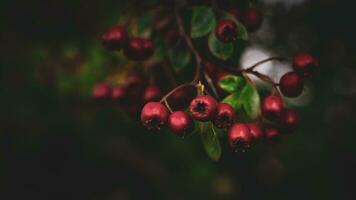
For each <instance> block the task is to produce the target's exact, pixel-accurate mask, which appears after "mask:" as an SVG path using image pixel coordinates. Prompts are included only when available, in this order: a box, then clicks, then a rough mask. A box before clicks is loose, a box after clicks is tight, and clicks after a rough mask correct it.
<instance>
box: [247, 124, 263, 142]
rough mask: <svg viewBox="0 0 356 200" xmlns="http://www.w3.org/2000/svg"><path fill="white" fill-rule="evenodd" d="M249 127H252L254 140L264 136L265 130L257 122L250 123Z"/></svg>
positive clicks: (251, 131)
mask: <svg viewBox="0 0 356 200" xmlns="http://www.w3.org/2000/svg"><path fill="white" fill-rule="evenodd" d="M247 127H248V128H249V129H250V133H251V135H252V137H253V140H254V141H258V140H260V139H261V138H262V136H263V132H262V129H261V127H260V125H259V124H257V123H249V124H247Z"/></svg>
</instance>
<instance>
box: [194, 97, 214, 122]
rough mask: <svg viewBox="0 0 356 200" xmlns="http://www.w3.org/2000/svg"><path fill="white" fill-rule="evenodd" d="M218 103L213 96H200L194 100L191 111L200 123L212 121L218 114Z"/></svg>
mask: <svg viewBox="0 0 356 200" xmlns="http://www.w3.org/2000/svg"><path fill="white" fill-rule="evenodd" d="M217 106H218V103H217V101H216V100H215V99H214V98H213V97H211V96H199V97H196V98H195V99H193V100H192V101H191V103H190V106H189V109H190V112H191V113H192V117H193V118H194V119H196V120H198V121H203V122H206V121H210V120H211V119H212V118H213V117H214V115H215V114H216V109H217Z"/></svg>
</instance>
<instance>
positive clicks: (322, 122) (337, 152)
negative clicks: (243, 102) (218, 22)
mask: <svg viewBox="0 0 356 200" xmlns="http://www.w3.org/2000/svg"><path fill="white" fill-rule="evenodd" d="M138 2H140V1H134V0H132V1H130V2H128V1H120V0H107V1H83V0H61V1H54V0H47V1H43V0H31V1H19V0H13V1H6V0H5V1H4V0H3V1H1V2H0V36H1V37H0V41H1V43H0V55H1V60H0V65H1V68H0V105H1V110H0V199H5V200H10V199H24V198H26V199H38V200H39V199H53V200H54V199H61V200H63V199H95V200H96V199H101V200H104V199H108V200H117V199H120V200H121V199H243V200H245V199H247V200H249V199H273V200H277V199H281V200H282V199H283V200H285V199H289V200H292V199H298V200H299V199H313V200H315V199H323V200H326V199H339V200H340V199H354V198H355V194H354V193H355V191H354V189H355V188H354V187H355V184H354V181H355V179H356V172H355V169H356V154H355V148H356V145H355V144H356V141H355V139H356V135H355V134H356V120H355V119H356V68H355V65H356V59H355V58H356V39H355V35H356V29H354V27H353V26H354V24H355V20H356V12H355V11H354V4H353V1H347V0H261V1H259V4H258V5H259V6H260V7H261V9H262V10H263V11H264V13H265V14H266V20H265V22H264V24H263V27H262V29H261V30H260V31H259V32H258V33H256V34H255V35H254V36H252V41H253V44H254V46H253V47H251V48H250V49H252V50H251V51H252V54H251V52H250V54H251V55H256V54H258V55H260V54H261V52H262V54H263V53H266V52H267V54H268V52H269V51H273V52H274V53H278V54H282V55H293V53H295V52H297V51H309V52H312V53H313V54H315V55H316V56H317V57H318V58H319V61H320V65H321V76H320V77H319V78H318V79H317V80H315V81H314V82H313V83H311V84H310V85H309V87H308V88H309V90H310V91H309V92H308V94H307V95H305V96H304V97H302V98H301V99H299V100H298V101H296V102H294V103H295V106H297V107H298V106H300V107H301V108H300V109H299V110H300V113H301V119H302V120H301V126H300V128H299V129H298V131H297V132H296V133H294V134H293V135H288V136H286V137H284V138H283V140H282V142H281V143H280V144H278V145H274V146H268V145H262V146H259V147H257V148H255V149H253V150H252V151H251V152H248V153H245V154H234V153H232V152H231V151H230V150H229V149H228V148H227V145H226V144H225V143H224V149H223V155H222V158H221V160H220V161H219V162H213V161H211V160H210V159H209V157H208V156H207V155H206V153H205V152H204V149H203V148H202V145H201V143H200V140H199V137H191V138H188V139H186V140H181V139H178V138H176V137H174V136H172V135H170V134H168V133H166V132H163V133H161V134H150V133H149V132H147V131H146V130H145V129H144V128H143V127H142V126H141V125H140V124H139V123H138V122H135V121H133V120H130V119H129V118H128V117H127V116H126V115H125V113H123V112H122V111H121V110H120V109H119V108H118V106H116V105H114V104H105V103H97V102H95V101H93V100H92V99H91V98H90V90H91V87H92V85H93V84H94V83H95V82H97V81H99V80H101V79H102V78H103V77H105V76H106V75H107V72H108V71H110V70H115V69H116V68H119V67H120V66H118V65H117V63H115V61H113V60H112V58H111V55H110V54H109V53H108V52H107V51H105V50H104V49H103V48H102V47H101V45H100V42H99V38H100V35H101V33H102V32H103V30H105V29H106V28H107V27H109V26H111V25H113V24H115V23H116V20H117V19H118V17H119V16H120V14H121V13H122V12H125V10H127V9H129V8H130V5H131V6H132V5H134V6H135V8H133V9H135V10H140V9H141V8H140V7H139V4H140V3H138ZM130 3H133V4H130ZM254 53H255V54H254ZM250 57H251V56H250ZM252 57H253V58H254V57H255V56H252ZM246 62H252V61H251V59H250V60H247V61H246ZM274 73H277V75H276V76H278V73H279V72H278V71H277V72H274Z"/></svg>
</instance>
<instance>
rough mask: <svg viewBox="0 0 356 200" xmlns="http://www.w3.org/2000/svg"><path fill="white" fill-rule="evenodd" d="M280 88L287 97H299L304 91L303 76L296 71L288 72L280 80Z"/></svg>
mask: <svg viewBox="0 0 356 200" xmlns="http://www.w3.org/2000/svg"><path fill="white" fill-rule="evenodd" d="M279 88H280V90H281V92H282V94H283V95H284V96H286V97H297V96H299V95H300V94H301V93H302V92H303V88H304V81H303V78H302V77H301V76H300V75H299V74H298V73H296V72H288V73H286V74H284V75H283V76H282V78H281V79H280V81H279Z"/></svg>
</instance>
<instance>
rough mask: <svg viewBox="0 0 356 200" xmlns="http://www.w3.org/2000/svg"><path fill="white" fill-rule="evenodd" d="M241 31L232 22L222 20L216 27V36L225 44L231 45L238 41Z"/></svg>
mask: <svg viewBox="0 0 356 200" xmlns="http://www.w3.org/2000/svg"><path fill="white" fill-rule="evenodd" d="M238 32H239V29H238V27H237V25H236V23H235V22H234V21H232V20H228V19H223V20H220V21H219V23H218V24H217V26H216V27H215V35H216V38H218V40H220V41H221V42H223V43H230V42H233V41H235V40H237V36H238Z"/></svg>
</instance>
